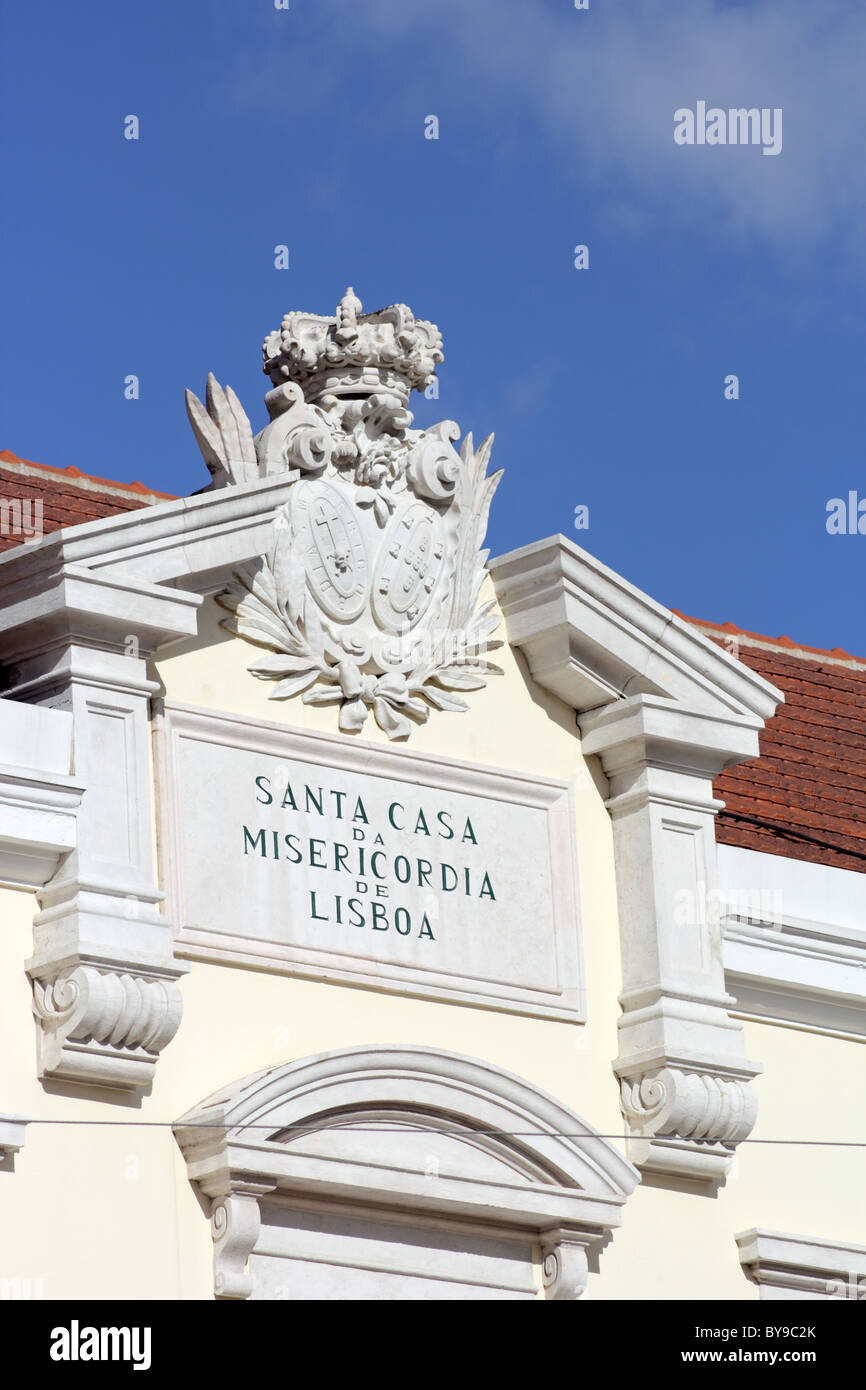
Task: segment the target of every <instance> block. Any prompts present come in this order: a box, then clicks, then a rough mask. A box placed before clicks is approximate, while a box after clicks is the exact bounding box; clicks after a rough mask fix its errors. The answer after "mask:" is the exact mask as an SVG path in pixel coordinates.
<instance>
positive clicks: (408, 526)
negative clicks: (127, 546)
mask: <svg viewBox="0 0 866 1390" xmlns="http://www.w3.org/2000/svg"><path fill="white" fill-rule="evenodd" d="M361 310H362V305H361V303H360V301H359V300H358V299H357V298H356V296H355V294H354V291H353V290H352V289H348V290H347V291H346V293H345V295H344V296H343V298H342V299H341V301H340V303H339V304H338V305H337V310H336V313H335V315H334V317H333V318H328V317H324V316H322V315H318V314H307V313H299V312H294V313H291V314H287V315H286V316H285V318H284V319H283V322H282V325H281V327H280V329H279V330H277V331H276V332H274V333H271V334H270V335H269V336H268V338H266V340H265V343H264V349H263V355H264V371H265V373H266V375H267V376H268V377H269V378H270V380H271V382H272V383H273V389H272V390H270V391H269V392H268V393H267V395H266V396H265V404H266V406H267V408H268V413H269V415H270V424H268V425H266V426H265V428H264V429H263V430H261V431H260V433H259V434H258V435H256V436H255V437H254V436H253V432H252V428H251V426H250V422H249V420H248V418H247V415H246V413H245V411H244V409H243V407H242V405H241V403H240V401H239V400H238V398H237V396H236V395H235V393H234V392H233V391H232V389H231V387H230V386H227V387H226V388H225V390H223V389H222V387H221V386H220V385H219V383H218V382H217V381H216V379H215V378H214V377H213V375H210V376H209V377H208V383H207V396H206V402H207V404H206V407H205V406H203V405H202V403H201V401H200V400H199V399H198V397H197V396H195V395H193V393H192V392H191V391H187V393H186V400H187V411H188V414H189V418H190V423H191V424H192V428H193V431H194V433H195V436H196V438H197V440H198V443H199V446H200V448H201V451H202V454H203V455H204V459H205V462H206V463H207V465H208V468H209V469H210V471H211V474H212V477H213V482H212V486H213V487H229V486H239V485H243V484H247V483H252V482H255V481H256V480H258V479H260V478H264V477H268V476H271V475H274V474H278V473H279V474H287V475H288V481H289V482H290V483H291V484H292V489H291V493H290V496H289V500H288V502H287V503H286V504H285V505H284V506H283V507H282V508H281V509H280V511H279V512H278V513H277V516H276V518H275V521H274V533H273V544H272V546H271V549H270V552H269V554H268V555H266V556H262V557H261V558H260V559H259V560H258V561H256V562H255V563H254V564H252V565H246V566H243V567H242V568H241V569H239V570H237V571H236V573H235V581H236V582H235V583H233V584H232V586H231V587H230V588H229V589H228V590H227V591H226V592H225V593H224V594H222V595H220V598H219V601H220V602H221V603H222V604H223V606H224V607H226V608H228V609H229V611H230V612H231V613H232V614H233V616H232V617H231V618H230V619H227V620H226V621H225V626H226V627H228V628H230V630H232V631H234V632H236V633H238V634H239V635H240V636H242V637H244V638H246V639H247V640H248V641H251V642H255V643H257V644H259V645H260V646H263V647H267V648H269V649H270V651H271V653H272V655H270V656H268V657H266V658H264V660H262V661H259V662H258V663H257V664H256V665H254V666H252V667H250V670H251V672H252V674H253V675H256V676H258V677H260V678H261V679H264V680H272V681H276V682H277V684H276V686H275V689H274V691H273V692H272V695H271V698H272V699H289V698H291V697H293V696H295V695H299V694H303V699H304V701H305V702H306V703H308V704H338V705H339V706H340V716H339V725H340V728H341V729H342V730H343V731H344V732H347V733H354V732H357V731H358V730H360V729H361V728H362V727H363V725H364V723H365V721H366V718H367V715H368V713H369V712H370V710H372V711H373V713H374V716H375V718H376V722H377V723H378V724H379V726H380V728H382V729H383V730H384V731H385V732H386V733H387V734H388V736H389V738H406V737H408V735H409V734H410V732H411V729H412V724H413V722H414V723H423V722H424V721H425V720H426V719H427V717H428V715H429V713H430V710H431V709H439V710H465V709H466V708H467V706H466V704H465V702H464V701H463V700H462V699H460V698H459V696H457V695H456V694H454V693H453V692H455V691H468V690H475V689H480V688H481V687H482V686H484V685H485V684H486V678H487V676H489V675H491V674H498V673H499V668H498V667H497V666H494V665H493V664H492V663H491V662H489V661H488V660H487V652H488V651H489V650H490V649H491V648H493V647H498V646H501V645H502V644H501V643H500V642H495V643H489V642H488V641H487V637H488V634H489V633H490V632H492V631H493V630H494V629H495V628H496V627H497V626H498V619H497V618H496V617H495V616H494V615H493V614H492V612H491V610H492V608H493V607H494V604H493V603H488V604H487V605H485V606H484V607H483V608H481V609H480V610H477V603H478V595H479V591H480V588H481V584H482V582H483V579H484V575H485V564H486V561H487V557H488V553H489V552H488V551H486V550H482V549H481V546H482V544H483V541H484V534H485V531H486V527H487V514H488V511H489V508H490V501H491V498H492V496H493V493H494V491H495V490H496V487H497V484H498V482H499V479H500V477H501V474H499V473H497V474H494V475H493V476H491V477H487V462H488V459H489V457H490V449H491V446H492V443H493V436H492V435H491V436H490V437H489V438H488V439H487V440H485V442H484V443H483V444H482V445H481V446H480V448H479V449H477V450H476V449H475V448H474V446H473V441H472V435H471V434H470V435H467V436H466V439H465V440H464V441H463V445H462V447H461V450H460V453H459V454H458V453H457V452H456V450H455V449H454V447H453V441H455V440H457V439H459V438H460V429H459V427H458V426H457V425H456V424H455V423H454V421H453V420H445V421H442V422H440V423H439V424H437V425H434V426H432V428H430V429H427V430H413V429H412V428H411V425H412V418H413V417H412V414H411V413H410V411H409V410H408V409H407V404H408V401H409V396H410V393H411V392H412V391H413V390H416V391H421V390H424V388H425V387H426V386H427V385H428V384H429V383H430V382H431V381H432V380H433V379H434V376H435V367H436V365H437V364H438V363H439V362H441V361H442V360H443V353H442V336H441V334H440V332H439V330H438V328H437V327H436V325H435V324H432V323H427V322H426V321H425V320H423V319H416V318H415V317H414V315H413V313H412V311H411V309H409V308H407V307H406V305H405V304H395V305H392V306H391V307H390V308H387V309H380V310H378V311H377V312H376V313H373V314H363V313H362V312H361Z"/></svg>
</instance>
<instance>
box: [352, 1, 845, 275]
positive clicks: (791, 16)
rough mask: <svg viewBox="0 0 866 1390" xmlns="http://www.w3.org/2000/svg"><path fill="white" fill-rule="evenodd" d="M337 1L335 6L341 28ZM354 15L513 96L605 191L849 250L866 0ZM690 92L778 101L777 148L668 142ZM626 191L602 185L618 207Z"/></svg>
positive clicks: (714, 99)
mask: <svg viewBox="0 0 866 1390" xmlns="http://www.w3.org/2000/svg"><path fill="white" fill-rule="evenodd" d="M343 3H345V0H340V3H339V4H334V6H333V9H334V14H335V21H336V25H337V28H338V27H339V18H338V17H339V12H340V4H343ZM354 13H355V15H356V17H357V18H358V20H359V21H361V22H363V23H364V24H365V25H366V26H368V28H369V29H370V30H371V32H373V33H375V34H376V36H377V37H378V38H379V39H380V40H381V42H382V43H383V44H389V43H390V44H393V45H394V46H395V47H396V46H399V47H400V49H401V52H402V54H403V55H404V56H405V55H406V54H408V53H409V52H411V50H412V49H413V48H414V47H415V46H416V45H417V44H418V43H420V42H423V43H424V45H425V49H424V52H427V51H429V49H428V48H427V46H428V45H434V46H436V47H437V48H439V49H441V50H442V52H443V53H444V54H446V55H447V61H448V62H450V63H452V64H459V65H460V66H461V68H462V69H463V70H464V71H468V72H470V73H471V74H472V77H473V80H474V82H475V84H476V87H475V90H476V92H480V91H482V90H487V91H489V92H490V93H491V96H492V97H494V98H495V99H496V100H497V101H501V100H503V99H508V100H509V101H510V102H511V104H512V110H513V111H515V113H516V114H519V110H520V108H521V107H523V108H524V109H530V110H531V111H532V114H533V116H534V118H535V119H539V118H540V119H541V120H542V121H543V122H544V123H545V124H546V126H547V128H548V131H549V134H550V136H551V138H552V140H553V141H554V142H555V145H556V149H557V152H558V154H559V156H560V157H563V151H565V152H567V151H568V150H569V149H573V150H574V152H575V156H576V157H577V158H579V160H580V163H581V165H582V167H583V168H584V170H587V169H588V170H590V171H591V173H592V175H593V176H594V177H595V179H596V182H597V185H598V188H599V191H600V193H602V194H603V193H604V191H605V184H606V183H607V184H608V185H611V183H617V184H619V176H620V175H622V176H624V178H625V181H626V185H627V187H628V188H629V189H630V190H631V191H632V192H633V193H634V194H635V195H638V196H640V197H641V198H642V199H645V200H647V201H648V202H649V203H651V204H654V205H658V206H663V207H664V208H665V210H666V215H668V216H669V215H670V213H671V211H672V210H673V211H674V212H676V211H680V212H681V213H682V215H684V216H691V215H693V214H694V213H695V212H697V213H699V214H700V213H704V214H706V213H710V214H712V215H714V216H716V217H718V218H719V219H720V221H721V222H722V223H723V224H724V225H726V226H727V227H728V228H729V229H730V230H733V231H735V232H741V233H744V234H753V233H758V234H761V235H763V236H765V237H767V238H768V239H770V240H772V241H773V242H775V243H778V244H781V245H787V246H789V247H792V248H797V247H800V248H801V249H802V248H804V247H807V246H810V245H814V244H815V243H818V242H820V241H821V240H822V239H823V238H825V237H826V236H828V235H829V234H831V233H836V234H840V235H841V236H842V238H843V240H844V241H846V242H848V243H849V244H850V245H852V246H854V245H856V246H857V247H858V249H859V248H860V243H861V240H862V234H861V228H862V226H863V220H864V214H866V181H864V156H863V145H864V131H866V84H864V83H863V73H864V71H866V8H864V6H863V5H862V3H859V0H817V2H816V0H786V3H784V4H782V3H779V0H770V2H769V3H768V2H767V0H758V2H757V3H750V4H743V5H737V6H730V5H728V6H720V5H718V4H713V3H712V2H711V0H664V2H663V3H659V0H633V2H632V3H631V4H626V3H623V0H618V3H617V4H615V5H609V4H604V3H602V0H590V9H589V10H588V11H575V10H573V9H572V8H570V7H569V6H568V5H566V4H565V0H558V3H557V4H556V6H555V7H554V6H553V5H552V4H547V3H545V2H544V0H529V3H527V0H471V2H470V3H467V0H366V3H365V4H363V5H361V6H358V7H357V9H356V10H355V12H354ZM338 43H339V40H338ZM333 56H334V57H335V58H336V56H337V55H336V54H334V55H333ZM348 56H349V55H341V58H342V59H343V60H346V61H348ZM354 61H355V62H357V55H354ZM394 72H395V83H396V82H400V81H402V82H405V83H408V82H410V81H411V80H412V69H411V66H406V67H403V68H402V69H401V66H400V64H399V62H395V65H394ZM401 73H402V76H401V75H400V74H401ZM698 99H704V100H706V101H707V102H708V103H709V104H710V105H718V106H722V107H725V108H728V107H732V106H758V107H781V108H782V109H783V112H784V144H783V149H782V152H781V154H780V155H779V156H778V157H777V158H774V159H767V158H764V157H762V155H761V151H760V149H759V148H756V147H741V146H727V147H707V146H704V147H699V146H694V147H689V146H677V145H675V144H674V141H673V124H674V123H673V113H674V111H675V109H676V108H677V107H681V106H692V107H694V104H695V102H696V101H697V100H698ZM564 177H568V171H567V169H564ZM622 193H623V190H622V187H621V186H617V187H615V188H614V187H611V196H612V198H613V199H614V201H615V202H619V203H620V205H621V204H622Z"/></svg>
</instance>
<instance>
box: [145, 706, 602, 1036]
mask: <svg viewBox="0 0 866 1390" xmlns="http://www.w3.org/2000/svg"><path fill="white" fill-rule="evenodd" d="M158 723H159V726H158V730H157V738H156V755H157V774H158V796H159V801H160V825H161V846H160V848H161V864H162V872H163V876H164V879H165V886H166V889H167V892H168V896H169V904H168V910H169V912H170V913H171V916H172V920H173V921H174V923H175V927H176V932H177V937H178V944H177V949H178V954H180V955H184V956H188V957H193V958H196V957H197V958H205V959H210V960H226V961H229V962H231V961H234V962H237V963H240V964H244V965H255V966H259V967H261V968H263V969H269V970H276V971H283V972H286V973H289V974H294V975H303V976H307V977H312V978H316V979H330V980H342V981H344V982H346V983H351V984H354V985H358V984H363V985H368V986H370V987H373V988H376V989H383V990H389V991H396V992H398V993H402V994H409V995H420V996H422V997H426V998H435V999H443V1000H459V1001H462V1002H465V1003H471V1004H475V1005H481V1006H486V1007H488V1008H499V1009H505V1010H509V1011H512V1012H517V1013H525V1014H533V1015H538V1016H541V1017H548V1018H568V1019H572V1020H580V1019H582V1018H583V1016H584V1009H583V989H582V981H581V950H580V935H579V920H578V905H577V891H576V866H575V849H576V847H575V828H574V817H573V811H572V803H571V795H570V789H569V786H568V784H567V783H564V782H556V781H552V780H549V779H544V778H537V777H529V776H525V775H522V774H518V773H514V772H505V771H500V770H498V769H493V768H489V767H483V766H475V765H472V764H468V763H455V762H451V761H449V760H447V759H445V758H440V757H431V756H429V755H423V756H422V755H419V754H417V753H414V752H410V751H408V750H405V749H395V748H392V747H384V746H382V745H379V744H372V743H368V742H365V741H363V740H360V739H353V738H345V737H339V736H331V735H326V734H319V733H310V732H304V731H300V730H295V729H291V728H286V727H285V726H283V725H277V724H270V723H263V722H258V721H254V720H249V719H243V718H239V717H237V716H230V715H224V714H218V713H213V712H209V711H205V710H195V709H190V708H187V707H184V706H178V705H166V707H165V709H164V711H163V713H162V715H161V716H160V718H159V722H158Z"/></svg>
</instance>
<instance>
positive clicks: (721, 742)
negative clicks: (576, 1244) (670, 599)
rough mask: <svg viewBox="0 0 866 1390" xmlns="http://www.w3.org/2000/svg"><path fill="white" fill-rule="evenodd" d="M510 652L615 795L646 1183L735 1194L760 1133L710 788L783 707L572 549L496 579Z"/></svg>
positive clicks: (497, 570) (538, 550) (623, 1027)
mask: <svg viewBox="0 0 866 1390" xmlns="http://www.w3.org/2000/svg"><path fill="white" fill-rule="evenodd" d="M490 569H491V572H492V574H493V578H494V582H495V584H496V591H497V594H498V597H499V600H500V603H501V604H502V608H503V612H504V614H505V618H506V623H507V628H508V636H509V640H510V641H511V642H512V643H513V644H514V645H516V646H519V647H520V648H521V649H522V651H523V652H524V654H525V655H526V658H527V661H528V662H529V667H530V671H531V673H532V676H533V678H534V680H535V681H536V682H537V683H538V684H539V685H541V686H542V687H544V688H545V689H547V690H549V691H551V692H552V693H553V694H554V695H556V696H557V697H558V698H559V699H561V700H565V701H567V702H568V703H569V704H571V705H572V707H573V708H574V709H575V711H576V713H577V716H578V723H579V725H580V729H581V732H582V734H583V751H584V753H585V754H587V755H596V756H598V757H599V758H600V760H601V764H602V767H603V769H604V772H605V774H606V775H607V778H608V782H609V788H610V794H609V798H608V800H607V806H608V810H609V811H610V814H611V819H612V821H613V841H614V854H615V861H616V877H617V897H618V903H619V924H620V940H621V945H622V972H623V990H622V994H621V995H620V1003H621V1004H622V1009H623V1013H622V1017H621V1018H620V1021H619V1039H620V1045H619V1055H618V1057H617V1058H616V1061H615V1063H614V1069H615V1071H616V1074H617V1077H618V1078H619V1082H620V1095H621V1104H622V1109H623V1113H624V1115H625V1118H626V1121H627V1124H628V1126H629V1129H630V1131H631V1134H632V1135H633V1138H632V1139H631V1140H630V1141H629V1157H630V1158H631V1159H632V1161H633V1162H634V1163H636V1164H637V1166H638V1167H640V1168H642V1169H643V1170H644V1171H645V1172H652V1173H660V1174H663V1175H666V1176H674V1177H679V1178H684V1179H688V1180H690V1181H692V1182H695V1181H697V1182H715V1181H718V1180H720V1179H722V1178H723V1177H724V1175H725V1172H726V1171H727V1168H728V1167H729V1165H730V1161H731V1155H732V1153H733V1151H734V1148H735V1146H736V1144H737V1143H738V1142H739V1141H740V1140H741V1139H744V1138H745V1137H746V1135H748V1133H749V1131H750V1130H751V1128H752V1126H753V1124H754V1122H755V1114H756V1105H755V1097H754V1092H753V1091H752V1089H751V1087H750V1084H749V1083H750V1081H751V1080H752V1078H753V1077H754V1076H755V1075H756V1074H757V1073H758V1072H759V1071H760V1067H759V1066H757V1065H756V1064H754V1063H752V1062H749V1061H748V1060H747V1059H746V1057H745V1055H744V1047H743V1034H742V1025H741V1024H740V1022H739V1021H738V1020H736V1019H734V1018H732V1017H731V1015H730V1013H729V1010H730V1009H731V1007H732V1006H733V1005H734V1002H735V1001H734V1000H733V999H732V998H731V996H729V995H728V994H727V993H726V992H725V985H724V969H723V963H722V946H721V929H720V924H719V919H718V913H717V912H715V913H714V912H713V911H712V910H711V907H712V905H713V904H715V903H716V901H717V876H718V875H717V867H716V841H715V832H714V818H715V815H716V813H717V812H718V811H719V809H720V808H721V805H722V803H721V802H719V801H717V800H716V799H715V798H714V797H713V791H712V782H713V778H714V777H716V776H717V775H718V774H719V773H720V772H721V771H722V770H723V769H724V768H726V767H730V766H732V765H733V764H735V763H738V762H741V761H742V760H743V759H746V758H753V757H756V756H757V754H758V730H759V729H760V728H761V727H762V726H763V723H764V721H765V720H766V719H767V718H768V717H769V715H770V714H771V713H772V712H773V709H774V708H775V706H776V705H777V704H778V702H779V701H780V700H781V698H782V697H781V694H780V692H779V691H777V690H775V689H774V688H773V687H772V686H771V685H769V684H768V683H767V682H766V681H764V680H762V679H761V678H760V677H758V676H756V675H755V673H754V672H753V671H751V670H750V669H749V668H748V667H746V666H742V665H741V664H740V663H739V662H737V661H734V660H733V658H732V657H730V656H729V655H728V654H727V653H725V652H723V651H721V650H720V648H719V647H717V646H715V645H714V644H713V643H712V642H709V641H708V640H707V639H706V638H704V637H703V636H701V635H700V634H699V633H697V632H696V631H695V630H694V629H693V628H691V627H690V626H689V625H688V624H687V623H685V622H683V621H682V619H680V618H678V617H677V616H676V615H675V614H673V613H671V612H670V611H669V610H668V609H665V608H663V607H662V606H661V604H658V603H655V602H654V601H653V600H652V599H650V598H649V597H648V596H647V595H646V594H642V593H641V592H640V590H639V589H636V588H634V586H633V585H631V584H628V583H627V582H626V581H625V580H624V579H622V578H621V577H620V576H619V575H617V574H614V573H613V572H612V571H611V570H608V569H606V568H605V566H604V565H601V564H600V563H599V562H598V561H597V560H596V559H594V558H593V557H592V556H591V555H587V554H586V552H585V551H582V550H580V549H579V547H577V546H576V545H573V544H572V543H571V542H570V541H567V540H566V539H565V538H564V537H562V536H557V537H552V538H551V539H549V540H546V541H540V542H539V543H538V544H537V545H532V546H527V547H526V548H525V549H523V550H518V551H514V552H512V553H511V554H509V555H505V556H502V557H501V558H500V559H498V560H494V561H493V562H492V563H491V566H490Z"/></svg>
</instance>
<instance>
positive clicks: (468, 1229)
mask: <svg viewBox="0 0 866 1390" xmlns="http://www.w3.org/2000/svg"><path fill="white" fill-rule="evenodd" d="M174 1131H175V1136H176V1138H177V1141H178V1143H179V1145H180V1148H181V1150H182V1152H183V1154H184V1157H185V1159H186V1162H187V1168H188V1173H189V1178H190V1181H191V1182H192V1183H193V1184H194V1185H195V1186H196V1187H197V1188H198V1189H199V1191H200V1192H201V1193H202V1194H203V1195H204V1196H205V1197H206V1198H207V1199H208V1200H209V1202H210V1213H211V1223H212V1234H213V1239H214V1289H215V1293H216V1295H217V1296H218V1297H221V1298H236V1299H238V1298H240V1299H243V1298H251V1297H252V1298H290V1299H295V1298H337V1297H339V1298H341V1299H351V1298H376V1299H382V1298H385V1299H399V1300H416V1299H430V1300H435V1299H496V1298H510V1299H519V1298H532V1297H536V1296H537V1288H536V1284H535V1280H534V1273H533V1271H534V1268H536V1267H537V1263H538V1260H539V1258H540V1261H541V1267H542V1272H543V1285H544V1295H545V1297H546V1298H553V1299H575V1298H578V1297H579V1296H580V1294H581V1293H582V1292H583V1290H584V1288H585V1285H586V1278H587V1269H588V1254H589V1253H590V1252H591V1251H592V1249H593V1247H598V1246H600V1244H601V1243H603V1241H604V1240H605V1239H606V1237H607V1236H608V1233H609V1232H610V1231H611V1230H612V1229H613V1228H614V1227H615V1226H618V1225H619V1222H620V1209H621V1207H622V1205H623V1203H624V1202H625V1200H626V1198H627V1197H628V1196H629V1194H630V1193H631V1191H632V1190H633V1188H634V1186H635V1184H636V1183H637V1181H638V1178H639V1175H638V1173H637V1170H636V1169H634V1168H633V1167H632V1166H631V1164H630V1163H628V1162H627V1161H626V1160H625V1159H624V1158H623V1157H622V1155H621V1154H620V1153H619V1152H618V1151H617V1150H616V1149H615V1148H614V1147H613V1145H612V1144H610V1143H609V1142H608V1141H607V1140H606V1139H604V1138H602V1137H601V1135H599V1134H598V1133H597V1131H595V1130H594V1129H592V1127H591V1126H590V1125H588V1124H587V1123H586V1121H585V1120H582V1119H581V1118H580V1117H579V1116H578V1115H576V1114H574V1112H573V1111H571V1110H569V1109H567V1108H566V1107H565V1106H563V1105H561V1104H560V1103H559V1102H558V1101H556V1100H554V1099H553V1097H551V1096H549V1095H547V1094H545V1093H544V1092H543V1091H539V1090H538V1089H536V1088H535V1087H534V1086H531V1085H530V1084H529V1083H528V1082H526V1081H523V1080H521V1079H520V1078H519V1077H517V1076H513V1075H511V1074H510V1073H508V1072H504V1071H501V1070H499V1069H498V1068H496V1067H493V1066H491V1065H490V1064H488V1063H485V1062H480V1061H477V1060H474V1059H472V1058H468V1057H462V1056H459V1055H457V1054H455V1053H451V1052H441V1051H432V1050H428V1049H426V1048H419V1047H375V1048H374V1047H357V1048H350V1049H347V1050H342V1051H339V1052H329V1053H325V1054H322V1055H320V1056H316V1057H307V1058H304V1059H303V1060H301V1061H296V1062H290V1063H287V1064H286V1065H283V1066H279V1067H274V1068H272V1069H269V1070H266V1071H261V1072H258V1073H256V1074H255V1075H253V1076H249V1077H245V1078H244V1079H243V1080H241V1081H238V1082H236V1083H234V1084H232V1085H230V1086H228V1087H226V1088H225V1089H224V1090H222V1091H220V1092H218V1093H217V1094H215V1095H212V1096H210V1097H208V1098H207V1100H205V1101H203V1102H202V1103H201V1104H200V1105H198V1106H196V1107H195V1108H194V1109H193V1110H191V1111H189V1112H188V1113H187V1114H186V1115H184V1116H183V1117H182V1118H181V1119H180V1120H178V1121H177V1123H176V1124H175V1126H174Z"/></svg>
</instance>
